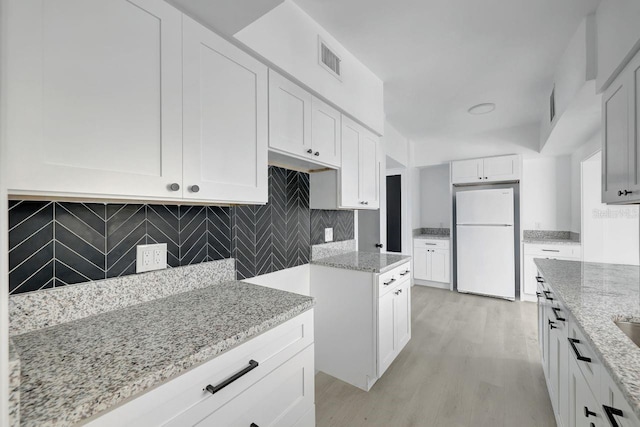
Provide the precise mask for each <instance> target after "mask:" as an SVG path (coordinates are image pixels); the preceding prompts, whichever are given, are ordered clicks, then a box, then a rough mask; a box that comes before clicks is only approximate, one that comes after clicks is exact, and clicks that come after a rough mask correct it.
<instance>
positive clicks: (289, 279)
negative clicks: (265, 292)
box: [243, 264, 311, 295]
mask: <svg viewBox="0 0 640 427" xmlns="http://www.w3.org/2000/svg"><path fill="white" fill-rule="evenodd" d="M243 282H248V283H253V284H254V285H261V286H266V287H268V288H274V289H279V290H281V291H287V292H293V293H296V294H301V295H309V294H310V292H311V281H310V267H309V264H304V265H299V266H298V267H293V268H286V269H284V270H280V271H276V272H274V273H269V274H263V275H261V276H256V277H252V278H250V279H243Z"/></svg>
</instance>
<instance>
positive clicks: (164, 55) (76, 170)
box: [2, 0, 182, 198]
mask: <svg viewBox="0 0 640 427" xmlns="http://www.w3.org/2000/svg"><path fill="white" fill-rule="evenodd" d="M5 10H6V16H5V22H6V23H7V29H6V33H8V34H11V37H10V38H8V39H7V40H6V43H7V45H6V47H7V49H6V50H5V52H4V54H3V58H2V59H3V64H4V65H3V66H4V67H5V70H4V72H5V73H6V74H5V76H6V79H7V80H6V94H5V95H6V105H7V106H8V108H7V116H6V117H7V120H6V137H7V141H8V153H7V154H8V161H7V165H8V173H7V177H8V188H9V191H10V192H11V193H20V194H25V193H30V192H36V193H37V192H49V193H65V194H69V195H74V194H90V195H94V194H97V195H112V196H136V197H140V198H171V197H180V196H181V195H182V192H181V189H180V190H177V191H172V190H171V184H178V186H179V183H181V178H182V44H181V38H182V30H181V21H182V14H181V13H180V12H179V11H177V10H176V9H174V8H173V7H171V6H169V5H168V4H167V3H165V2H163V1H155V0H130V1H127V0H111V1H87V0H58V1H55V2H50V1H41V0H10V1H8V2H7V7H6V9H5ZM178 186H174V187H173V188H174V189H175V188H177V187H178Z"/></svg>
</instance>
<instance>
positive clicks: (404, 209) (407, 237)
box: [380, 168, 413, 255]
mask: <svg viewBox="0 0 640 427" xmlns="http://www.w3.org/2000/svg"><path fill="white" fill-rule="evenodd" d="M394 175H400V191H401V194H400V200H401V202H400V210H401V217H402V219H401V221H402V226H401V230H402V231H401V235H402V236H401V239H402V245H401V247H402V249H401V252H400V253H401V254H403V255H411V252H412V251H411V249H412V248H411V245H412V240H413V239H412V235H411V234H412V231H411V227H410V225H411V212H410V210H411V206H409V197H408V194H409V173H408V169H407V168H393V169H387V170H386V171H385V176H384V177H385V179H384V187H385V191H384V201H383V200H380V212H381V215H380V231H381V234H380V239H381V241H382V244H384V249H385V250H384V252H387V251H386V248H387V179H386V178H387V177H388V176H394ZM383 210H384V213H382V212H383ZM393 253H396V252H393Z"/></svg>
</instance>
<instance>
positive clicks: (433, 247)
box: [413, 239, 451, 283]
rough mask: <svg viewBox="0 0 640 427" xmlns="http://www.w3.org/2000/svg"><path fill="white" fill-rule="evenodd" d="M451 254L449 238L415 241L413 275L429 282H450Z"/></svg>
mask: <svg viewBox="0 0 640 427" xmlns="http://www.w3.org/2000/svg"><path fill="white" fill-rule="evenodd" d="M450 259H451V255H450V249H449V241H448V240H429V239H415V240H414V241H413V263H414V268H413V277H414V278H416V279H418V280H425V281H429V282H439V283H449V282H450V280H451V279H450V277H451V265H450V264H451V262H450Z"/></svg>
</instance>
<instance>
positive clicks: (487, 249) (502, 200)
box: [456, 188, 516, 300]
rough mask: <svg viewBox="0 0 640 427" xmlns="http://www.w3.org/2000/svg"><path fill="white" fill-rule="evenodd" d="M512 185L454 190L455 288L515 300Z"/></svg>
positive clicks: (460, 290)
mask: <svg viewBox="0 0 640 427" xmlns="http://www.w3.org/2000/svg"><path fill="white" fill-rule="evenodd" d="M513 197H514V196H513V189H512V188H504V189H491V190H469V191H458V192H457V193H456V259H457V284H458V292H467V293H473V294H478V295H488V296H493V297H499V298H506V299H510V300H515V297H516V274H515V230H514V229H515V227H514V199H513Z"/></svg>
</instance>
